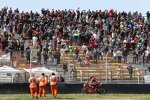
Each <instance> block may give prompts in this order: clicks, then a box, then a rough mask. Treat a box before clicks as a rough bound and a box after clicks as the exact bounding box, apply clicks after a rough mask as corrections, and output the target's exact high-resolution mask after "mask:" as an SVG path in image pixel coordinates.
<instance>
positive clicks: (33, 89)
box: [29, 74, 37, 100]
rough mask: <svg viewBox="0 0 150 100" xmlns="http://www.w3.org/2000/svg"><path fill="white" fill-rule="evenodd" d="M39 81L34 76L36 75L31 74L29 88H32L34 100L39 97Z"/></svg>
mask: <svg viewBox="0 0 150 100" xmlns="http://www.w3.org/2000/svg"><path fill="white" fill-rule="evenodd" d="M36 82H37V79H36V77H35V76H34V74H30V78H29V83H30V85H29V88H30V93H31V96H32V99H33V100H34V99H35V97H37V85H36Z"/></svg>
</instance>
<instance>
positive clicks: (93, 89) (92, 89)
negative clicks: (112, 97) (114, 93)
mask: <svg viewBox="0 0 150 100" xmlns="http://www.w3.org/2000/svg"><path fill="white" fill-rule="evenodd" d="M81 92H82V94H95V93H98V94H105V93H106V90H105V88H104V87H103V86H102V83H99V84H98V85H96V86H90V85H89V83H85V84H84V85H83V88H82V90H81Z"/></svg>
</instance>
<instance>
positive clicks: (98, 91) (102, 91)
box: [95, 88, 106, 94]
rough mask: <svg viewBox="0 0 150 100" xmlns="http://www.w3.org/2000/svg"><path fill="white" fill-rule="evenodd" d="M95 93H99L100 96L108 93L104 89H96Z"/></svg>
mask: <svg viewBox="0 0 150 100" xmlns="http://www.w3.org/2000/svg"><path fill="white" fill-rule="evenodd" d="M95 91H96V92H97V93H98V94H105V93H106V90H105V89H104V88H96V89H95Z"/></svg>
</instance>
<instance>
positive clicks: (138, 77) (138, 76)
mask: <svg viewBox="0 0 150 100" xmlns="http://www.w3.org/2000/svg"><path fill="white" fill-rule="evenodd" d="M137 74H138V84H139V83H140V73H137Z"/></svg>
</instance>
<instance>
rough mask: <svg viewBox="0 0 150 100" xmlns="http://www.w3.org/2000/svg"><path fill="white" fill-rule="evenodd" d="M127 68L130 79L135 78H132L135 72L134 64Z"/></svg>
mask: <svg viewBox="0 0 150 100" xmlns="http://www.w3.org/2000/svg"><path fill="white" fill-rule="evenodd" d="M127 69H128V72H129V76H130V79H131V80H132V79H133V78H132V74H133V66H132V65H130V66H128V67H127Z"/></svg>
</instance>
